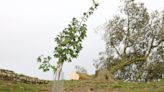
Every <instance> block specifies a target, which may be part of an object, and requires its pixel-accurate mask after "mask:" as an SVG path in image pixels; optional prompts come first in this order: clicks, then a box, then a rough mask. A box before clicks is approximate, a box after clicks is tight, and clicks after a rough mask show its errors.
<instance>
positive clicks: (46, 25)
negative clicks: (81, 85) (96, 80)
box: [0, 0, 164, 79]
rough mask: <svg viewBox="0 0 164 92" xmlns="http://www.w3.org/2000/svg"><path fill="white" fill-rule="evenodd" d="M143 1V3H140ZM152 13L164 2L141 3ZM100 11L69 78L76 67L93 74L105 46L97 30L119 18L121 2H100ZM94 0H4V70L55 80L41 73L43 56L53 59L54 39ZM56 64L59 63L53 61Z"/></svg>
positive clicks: (0, 29)
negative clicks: (39, 61)
mask: <svg viewBox="0 0 164 92" xmlns="http://www.w3.org/2000/svg"><path fill="white" fill-rule="evenodd" d="M138 1H139V0H138ZM140 1H142V2H144V3H145V5H146V6H147V7H148V9H149V11H152V10H156V9H157V10H162V9H164V0H140ZM99 3H100V6H99V7H98V10H96V12H95V13H94V15H93V16H91V17H90V19H89V21H88V22H87V24H88V29H89V30H88V33H87V36H88V37H87V38H86V39H85V41H84V43H83V46H84V48H83V50H82V51H81V53H80V56H79V57H78V58H77V59H74V60H73V62H72V63H65V64H64V69H63V70H64V74H65V78H66V79H67V78H68V74H69V73H70V72H72V71H74V66H75V65H80V66H83V67H84V68H86V69H87V71H88V73H90V74H93V73H94V71H95V68H94V66H93V59H96V58H98V53H99V52H100V51H103V50H104V47H105V45H104V44H105V43H104V42H103V40H102V37H101V35H100V34H96V33H95V29H96V28H97V27H98V26H100V25H102V24H104V23H105V22H106V21H107V20H109V19H110V18H112V16H113V15H115V14H117V12H118V10H119V9H118V7H119V5H120V0H99ZM91 4H92V0H0V68H3V69H10V70H14V71H15V72H17V73H22V74H26V75H30V76H35V77H39V78H43V79H52V72H48V73H43V72H42V71H40V70H38V66H39V65H38V63H37V62H36V59H37V57H38V56H39V55H41V54H44V55H52V54H53V53H52V52H53V48H54V47H55V43H54V38H55V36H56V35H57V34H58V33H59V32H60V31H62V30H63V29H64V28H65V27H66V26H67V24H68V23H69V22H70V21H71V19H72V17H76V18H80V17H81V15H82V13H83V12H84V11H87V10H88V7H90V6H91ZM52 62H55V61H52Z"/></svg>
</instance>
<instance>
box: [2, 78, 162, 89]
mask: <svg viewBox="0 0 164 92" xmlns="http://www.w3.org/2000/svg"><path fill="white" fill-rule="evenodd" d="M50 88H51V84H42V85H38V84H24V83H12V82H9V81H2V80H0V92H50V91H49V90H50ZM64 88H65V90H66V91H65V92H70V91H72V90H74V89H84V88H92V89H100V90H107V92H109V90H117V91H118V92H164V80H162V81H160V82H150V83H124V82H121V81H120V82H117V83H108V82H97V81H92V80H90V81H88V80H87V81H85V80H83V81H64ZM73 92H74V91H73ZM93 92H94V91H93Z"/></svg>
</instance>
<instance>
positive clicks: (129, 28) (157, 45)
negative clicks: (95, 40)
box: [95, 0, 164, 81]
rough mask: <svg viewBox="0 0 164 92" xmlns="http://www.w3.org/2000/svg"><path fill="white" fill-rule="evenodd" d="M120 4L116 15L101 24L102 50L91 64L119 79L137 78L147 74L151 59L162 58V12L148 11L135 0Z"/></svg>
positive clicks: (155, 60)
mask: <svg viewBox="0 0 164 92" xmlns="http://www.w3.org/2000/svg"><path fill="white" fill-rule="evenodd" d="M123 4H124V6H123V7H122V8H121V13H120V15H116V16H114V17H113V19H111V20H109V22H107V25H105V32H104V40H105V42H106V51H105V52H102V53H100V55H101V57H100V59H99V60H98V61H97V62H95V66H97V68H98V69H100V68H105V69H108V70H109V72H110V73H111V74H114V75H115V77H116V76H117V77H118V78H120V79H131V80H136V81H137V80H139V79H145V78H148V77H146V76H147V75H148V69H149V68H148V67H149V65H151V63H152V62H154V63H155V62H157V61H158V62H164V12H161V13H159V12H158V11H155V12H153V13H151V14H149V13H148V11H147V8H146V7H145V6H144V4H143V3H135V0H123ZM162 64H163V63H162ZM162 69H163V68H162ZM160 71H164V70H160ZM160 71H156V72H160ZM132 77H133V78H132ZM156 78H157V77H156Z"/></svg>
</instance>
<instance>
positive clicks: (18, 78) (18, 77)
mask: <svg viewBox="0 0 164 92" xmlns="http://www.w3.org/2000/svg"><path fill="white" fill-rule="evenodd" d="M0 80H6V81H11V82H21V83H29V84H47V83H48V81H47V80H41V79H38V78H36V77H30V76H27V75H23V74H18V73H15V72H14V71H11V70H5V69H0Z"/></svg>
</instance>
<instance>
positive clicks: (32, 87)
mask: <svg viewBox="0 0 164 92" xmlns="http://www.w3.org/2000/svg"><path fill="white" fill-rule="evenodd" d="M48 90H49V88H48V85H43V84H41V85H38V84H25V83H13V82H10V81H2V80H0V92H48Z"/></svg>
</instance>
